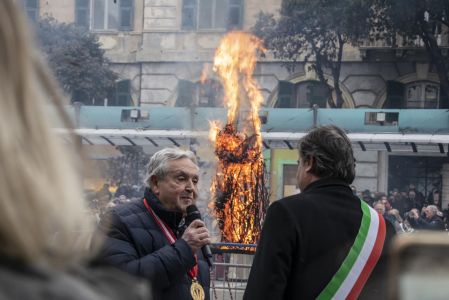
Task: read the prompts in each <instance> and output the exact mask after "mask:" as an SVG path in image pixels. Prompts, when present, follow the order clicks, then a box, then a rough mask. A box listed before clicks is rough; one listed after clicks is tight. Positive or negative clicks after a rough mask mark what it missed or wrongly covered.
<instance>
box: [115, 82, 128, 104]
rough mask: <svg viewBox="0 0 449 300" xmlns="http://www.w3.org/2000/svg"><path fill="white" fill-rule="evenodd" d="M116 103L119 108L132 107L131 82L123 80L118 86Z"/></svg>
mask: <svg viewBox="0 0 449 300" xmlns="http://www.w3.org/2000/svg"><path fill="white" fill-rule="evenodd" d="M115 97H116V101H115V104H116V105H117V106H129V105H131V80H121V81H119V82H117V85H116V94H115Z"/></svg>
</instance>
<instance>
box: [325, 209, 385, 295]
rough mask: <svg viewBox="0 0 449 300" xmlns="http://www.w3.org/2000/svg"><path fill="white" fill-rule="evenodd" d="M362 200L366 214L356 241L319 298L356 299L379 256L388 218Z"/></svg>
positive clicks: (364, 213)
mask: <svg viewBox="0 0 449 300" xmlns="http://www.w3.org/2000/svg"><path fill="white" fill-rule="evenodd" d="M360 203H361V207H362V212H363V216H362V222H361V223H360V229H359V232H358V234H357V236H356V238H355V241H354V244H353V245H352V248H351V250H350V251H349V254H348V256H347V257H346V258H345V260H344V261H343V264H342V265H341V266H340V269H339V270H338V271H337V273H336V274H335V275H334V277H333V278H332V279H331V281H330V282H329V283H328V285H327V286H326V288H325V289H324V290H323V291H322V292H321V294H320V295H319V296H318V297H317V299H320V300H327V299H357V297H358V296H359V294H360V292H361V291H362V288H363V286H364V285H365V283H366V280H367V279H368V277H369V275H370V274H371V271H372V270H373V269H374V266H375V265H376V264H377V261H378V260H379V257H380V255H381V253H382V248H383V245H384V241H385V231H386V229H385V220H384V218H383V217H381V216H380V215H379V213H378V212H377V211H375V210H374V209H373V208H371V207H369V205H368V204H366V203H365V202H364V201H360Z"/></svg>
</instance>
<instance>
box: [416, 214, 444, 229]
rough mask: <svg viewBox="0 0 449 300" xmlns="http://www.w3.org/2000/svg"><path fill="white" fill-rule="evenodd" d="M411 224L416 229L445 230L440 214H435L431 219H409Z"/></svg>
mask: <svg viewBox="0 0 449 300" xmlns="http://www.w3.org/2000/svg"><path fill="white" fill-rule="evenodd" d="M409 222H410V225H412V227H413V228H414V229H423V230H444V223H443V220H441V218H440V217H438V216H433V217H432V218H431V219H430V220H428V219H425V218H422V217H419V218H418V219H413V218H410V219H409Z"/></svg>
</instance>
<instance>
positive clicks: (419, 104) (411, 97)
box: [405, 82, 440, 108]
mask: <svg viewBox="0 0 449 300" xmlns="http://www.w3.org/2000/svg"><path fill="white" fill-rule="evenodd" d="M439 91H440V88H439V86H438V85H437V84H434V83H431V82H413V83H410V84H407V85H406V86H405V93H406V94H405V99H406V103H407V108H438V100H439Z"/></svg>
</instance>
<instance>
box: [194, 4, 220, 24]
mask: <svg viewBox="0 0 449 300" xmlns="http://www.w3.org/2000/svg"><path fill="white" fill-rule="evenodd" d="M199 1H200V3H199V6H198V8H199V17H198V27H199V28H212V26H213V22H212V18H213V17H214V13H213V4H214V3H213V1H212V0H199ZM221 1H223V0H221Z"/></svg>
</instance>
